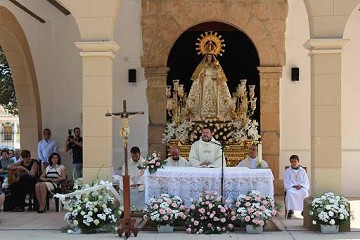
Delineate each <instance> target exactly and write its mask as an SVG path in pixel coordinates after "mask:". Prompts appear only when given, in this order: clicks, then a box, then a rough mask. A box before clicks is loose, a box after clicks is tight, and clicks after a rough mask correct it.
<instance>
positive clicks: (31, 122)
mask: <svg viewBox="0 0 360 240" xmlns="http://www.w3.org/2000/svg"><path fill="white" fill-rule="evenodd" d="M0 45H1V46H2V48H3V50H4V53H5V55H6V57H7V60H8V62H9V66H10V69H11V74H12V76H13V79H14V87H15V92H16V98H17V102H18V108H19V122H20V128H21V148H22V149H28V150H30V151H32V152H34V153H37V142H38V140H39V138H41V128H42V125H41V105H40V96H39V89H38V83H37V78H36V73H35V67H34V63H33V59H32V56H31V52H30V47H29V45H28V42H27V39H26V36H25V33H24V31H23V29H22V28H21V26H20V24H19V22H18V21H17V19H16V18H15V16H14V15H13V14H12V13H11V12H10V11H9V10H8V9H7V8H5V7H0Z"/></svg>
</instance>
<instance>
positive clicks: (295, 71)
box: [291, 67, 299, 81]
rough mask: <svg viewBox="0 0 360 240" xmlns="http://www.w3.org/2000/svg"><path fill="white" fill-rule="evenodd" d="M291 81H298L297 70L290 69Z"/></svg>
mask: <svg viewBox="0 0 360 240" xmlns="http://www.w3.org/2000/svg"><path fill="white" fill-rule="evenodd" d="M291 81H299V68H296V67H294V68H291Z"/></svg>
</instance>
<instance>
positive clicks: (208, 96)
mask: <svg viewBox="0 0 360 240" xmlns="http://www.w3.org/2000/svg"><path fill="white" fill-rule="evenodd" d="M196 45H197V48H196V50H197V51H198V54H202V55H203V56H204V57H203V59H202V61H201V62H200V63H199V64H198V66H197V67H196V69H195V71H194V73H193V75H192V77H191V80H192V81H193V82H192V85H191V88H190V91H189V93H188V94H187V93H186V92H185V89H184V85H183V84H180V81H179V80H177V79H176V80H173V85H172V86H171V85H168V86H167V88H166V97H167V103H166V109H167V114H168V117H169V118H168V119H169V121H168V123H167V126H166V128H165V133H164V135H163V139H162V141H163V143H164V144H166V145H167V146H168V147H171V146H178V147H179V148H180V151H181V155H182V156H183V157H185V158H188V156H189V152H190V147H191V144H192V143H193V142H195V141H197V140H199V139H200V137H201V130H202V128H203V127H204V126H210V127H211V128H213V129H214V135H213V137H214V138H215V139H216V140H218V141H219V142H220V143H222V144H223V145H225V148H224V154H225V158H226V165H227V166H228V167H231V166H236V165H237V164H238V163H239V162H240V161H241V160H242V159H244V158H245V157H246V155H247V153H248V149H249V147H250V146H251V145H252V144H254V143H255V144H257V143H260V134H259V129H258V128H259V125H258V122H257V121H256V120H255V119H252V116H253V114H254V111H255V109H256V102H257V98H256V97H255V85H249V86H247V85H246V82H247V80H246V79H241V80H240V82H239V84H238V86H237V87H236V91H235V92H233V93H232V94H230V91H229V88H228V85H227V77H226V75H225V73H224V71H223V69H222V67H221V65H220V63H219V61H218V60H217V57H219V56H222V53H223V52H224V47H225V44H224V39H222V36H221V35H218V34H217V33H216V32H215V33H213V32H206V33H205V34H201V38H198V43H196Z"/></svg>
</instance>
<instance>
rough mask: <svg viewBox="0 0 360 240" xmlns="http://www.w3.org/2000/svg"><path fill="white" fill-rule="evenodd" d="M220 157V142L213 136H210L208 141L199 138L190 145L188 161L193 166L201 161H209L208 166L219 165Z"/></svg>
mask: <svg viewBox="0 0 360 240" xmlns="http://www.w3.org/2000/svg"><path fill="white" fill-rule="evenodd" d="M222 159H223V158H222V150H221V144H220V143H219V142H218V141H216V140H215V139H214V138H211V140H210V141H209V142H204V141H203V140H202V139H200V140H198V141H196V142H194V143H193V144H192V145H191V150H190V154H189V162H190V164H191V166H193V167H197V166H199V165H200V164H201V163H203V162H209V163H210V164H209V165H208V167H221V160H222ZM223 160H224V167H226V163H225V159H223Z"/></svg>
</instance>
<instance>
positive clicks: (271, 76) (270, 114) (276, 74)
mask: <svg viewBox="0 0 360 240" xmlns="http://www.w3.org/2000/svg"><path fill="white" fill-rule="evenodd" d="M258 70H259V72H260V126H261V141H262V144H263V159H264V160H265V161H266V162H267V163H268V164H269V167H270V168H271V170H272V172H273V174H274V178H275V179H274V185H275V194H276V195H282V194H283V192H284V189H283V183H282V181H280V180H279V151H280V121H279V116H280V115H279V106H280V105H279V102H280V101H279V96H280V95H279V81H280V78H281V76H282V67H281V66H273V67H268V66H266V67H258Z"/></svg>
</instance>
